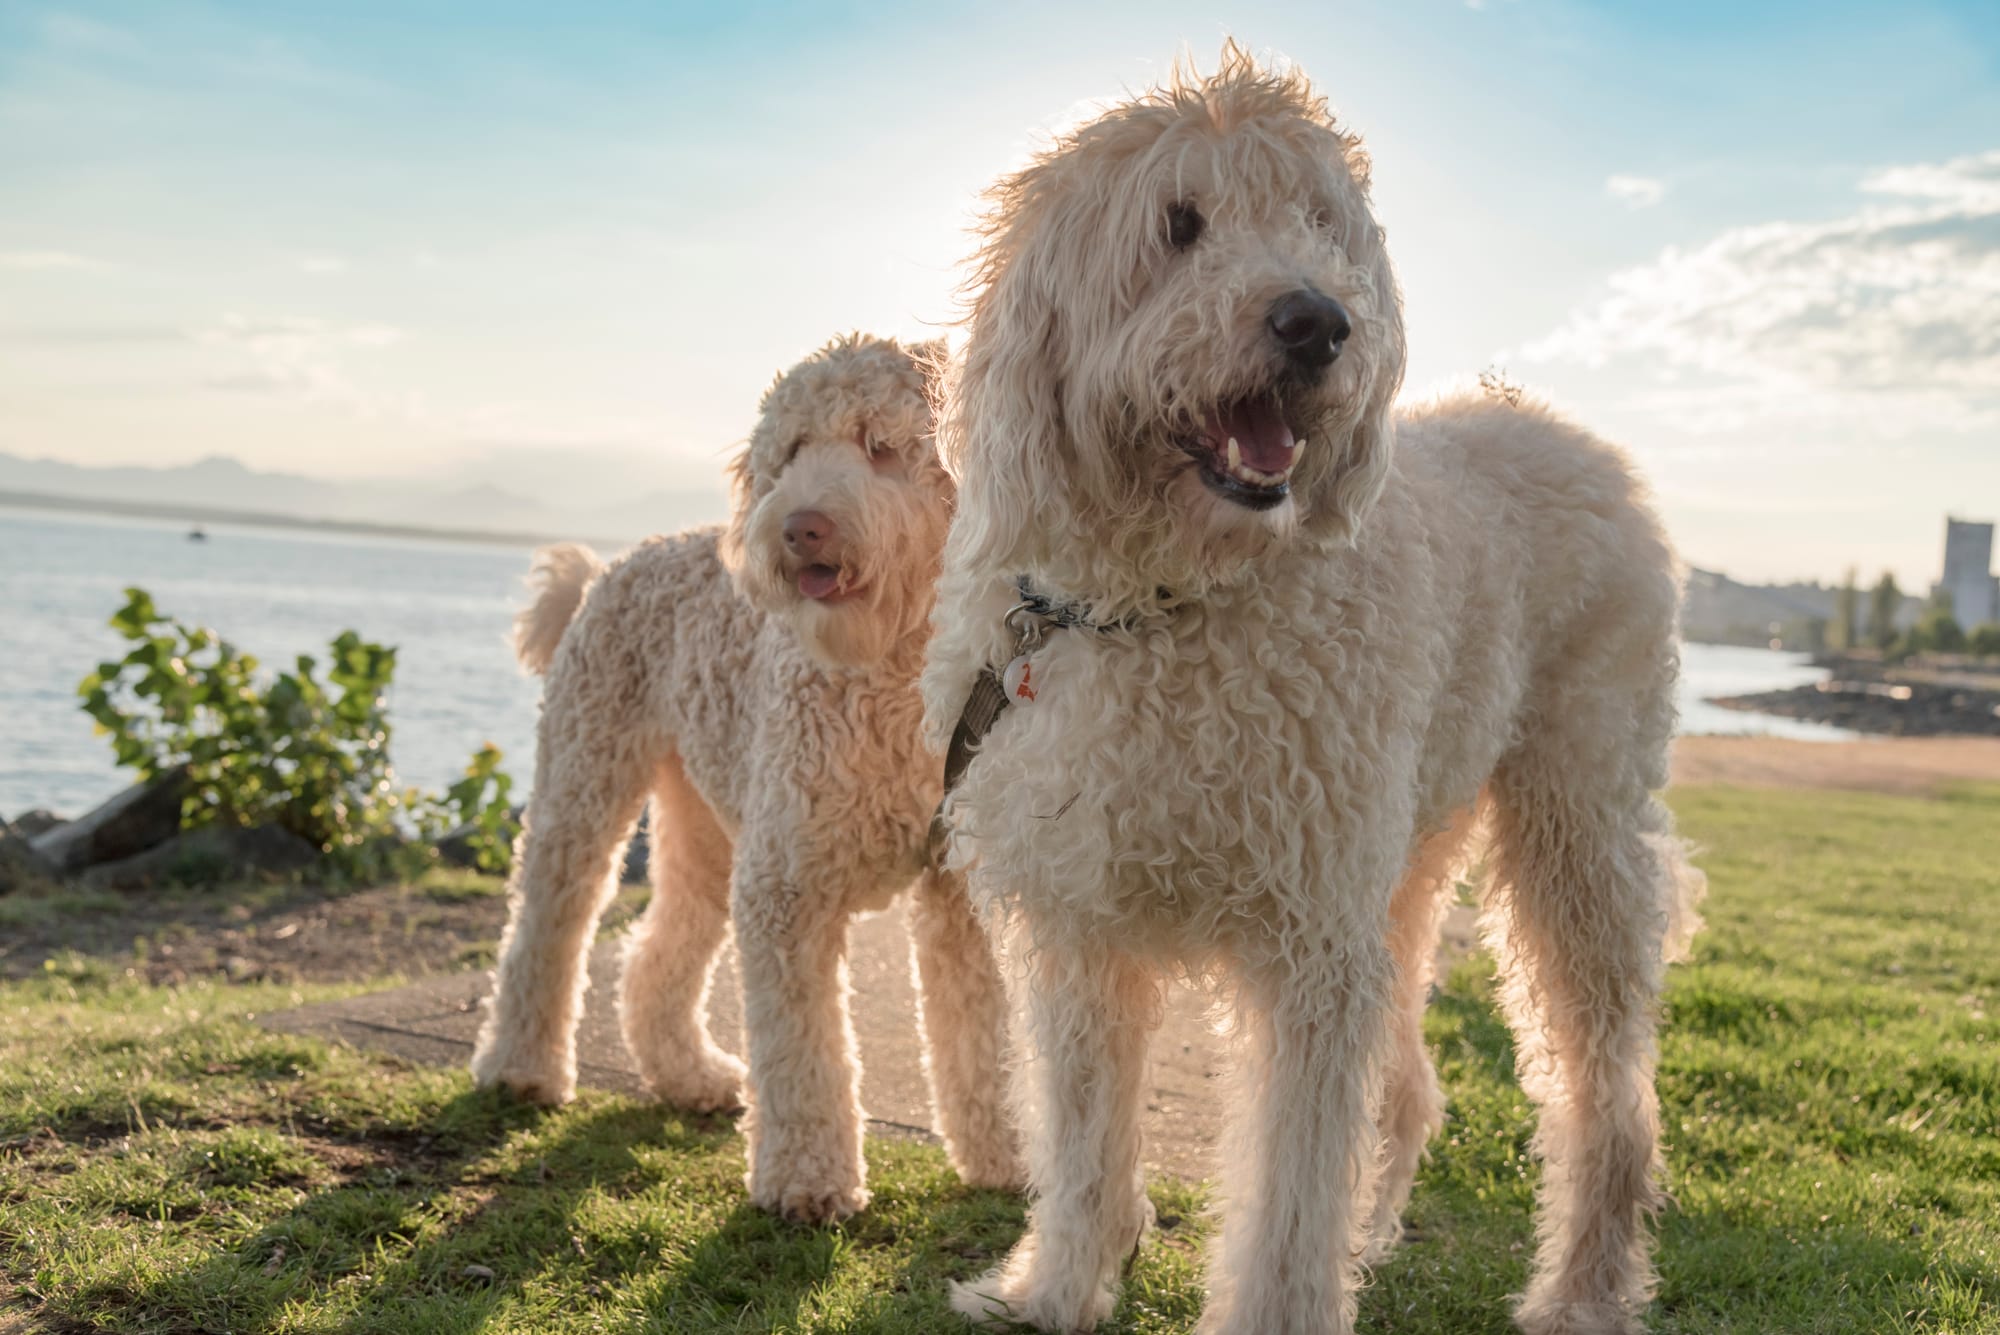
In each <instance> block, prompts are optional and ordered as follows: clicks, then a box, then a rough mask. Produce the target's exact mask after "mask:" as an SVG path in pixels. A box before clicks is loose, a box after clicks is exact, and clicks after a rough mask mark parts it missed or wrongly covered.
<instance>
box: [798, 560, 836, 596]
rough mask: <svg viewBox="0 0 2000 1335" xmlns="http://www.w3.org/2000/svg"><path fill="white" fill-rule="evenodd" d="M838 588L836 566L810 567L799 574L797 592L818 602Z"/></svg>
mask: <svg viewBox="0 0 2000 1335" xmlns="http://www.w3.org/2000/svg"><path fill="white" fill-rule="evenodd" d="M839 587H840V568H839V567H838V566H821V565H811V566H807V567H806V568H805V569H804V570H801V571H800V572H799V592H800V593H801V594H803V595H805V596H806V597H808V598H810V599H812V600H813V601H814V602H818V601H819V600H820V599H822V598H826V597H829V596H830V595H831V594H832V593H833V592H834V590H836V589H838V588H839Z"/></svg>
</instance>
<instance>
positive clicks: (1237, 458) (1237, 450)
mask: <svg viewBox="0 0 2000 1335" xmlns="http://www.w3.org/2000/svg"><path fill="white" fill-rule="evenodd" d="M1242 470H1243V447H1242V446H1240V445H1238V444H1237V443H1236V437H1234V436H1231V437H1230V438H1229V471H1230V472H1232V473H1238V472H1241V471H1242Z"/></svg>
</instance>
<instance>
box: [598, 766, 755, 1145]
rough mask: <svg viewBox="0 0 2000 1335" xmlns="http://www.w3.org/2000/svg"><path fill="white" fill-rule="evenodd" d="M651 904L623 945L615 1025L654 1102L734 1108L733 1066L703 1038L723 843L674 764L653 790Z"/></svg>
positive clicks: (725, 913)
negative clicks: (655, 1098) (623, 952)
mask: <svg viewBox="0 0 2000 1335" xmlns="http://www.w3.org/2000/svg"><path fill="white" fill-rule="evenodd" d="M652 812H653V824H652V839H651V843H650V859H651V860H650V863H649V866H648V871H649V872H650V874H651V879H652V882H653V898H652V902H651V903H649V904H648V905H647V906H646V912H645V915H644V916H643V917H642V918H640V919H639V921H638V922H637V923H636V924H634V925H633V928H632V934H631V936H630V937H628V938H627V939H626V943H625V969H624V973H623V975H622V976H621V979H620V982H619V1000H618V1019H619V1024H620V1026H621V1027H622V1028H623V1029H624V1032H625V1047H626V1049H627V1050H628V1051H629V1052H631V1054H632V1058H633V1060H634V1061H636V1062H637V1063H638V1065H639V1075H640V1076H641V1078H643V1079H644V1080H645V1082H646V1087H647V1088H648V1089H649V1090H651V1091H652V1092H653V1094H654V1096H655V1097H657V1098H659V1099H660V1100H662V1101H663V1102H666V1103H671V1104H673V1105H674V1106H676V1107H679V1108H688V1109H692V1110H694V1111H697V1112H710V1111H714V1110H717V1109H725V1108H735V1107H740V1106H741V1104H742V1101H743V1069H744V1068H743V1063H742V1062H741V1061H739V1060H737V1058H735V1057H734V1056H732V1055H730V1054H729V1053H727V1052H725V1051H723V1050H722V1049H721V1048H719V1047H717V1046H716V1045H715V1041H714V1040H713V1039H712V1038H710V1037H709V1032H708V1023H707V1010H708V991H709V980H710V977H711V975H712V974H713V973H714V970H715V959H716V955H717V954H718V953H719V952H720V950H721V948H722V943H723V942H724V941H725V940H726V939H727V938H728V936H729V860H730V847H729V836H728V835H727V834H725V833H723V830H722V827H721V826H720V825H719V824H717V823H716V819H715V816H714V814H713V813H711V812H710V811H709V809H708V804H707V803H706V802H704V801H703V800H702V797H701V794H700V793H698V792H696V791H695V789H694V786H693V785H692V784H690V783H689V782H688V780H687V776H686V774H685V773H684V772H683V771H682V769H681V766H680V762H679V761H678V760H677V759H676V760H671V761H669V762H667V763H666V764H664V765H662V766H661V767H660V770H659V774H658V776H657V777H656V778H655V780H654V783H653V806H652Z"/></svg>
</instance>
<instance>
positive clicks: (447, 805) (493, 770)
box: [441, 742, 521, 875]
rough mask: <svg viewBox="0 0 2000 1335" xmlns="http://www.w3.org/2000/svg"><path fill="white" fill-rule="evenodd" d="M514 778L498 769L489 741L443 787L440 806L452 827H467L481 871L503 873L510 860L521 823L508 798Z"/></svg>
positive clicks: (468, 840) (495, 750)
mask: <svg viewBox="0 0 2000 1335" xmlns="http://www.w3.org/2000/svg"><path fill="white" fill-rule="evenodd" d="M513 788H514V780H513V778H512V777H511V776H509V775H508V773H507V771H505V770H503V769H501V768H500V748H499V747H497V746H495V745H493V743H491V742H488V743H486V745H484V746H482V747H480V748H479V749H478V750H477V751H474V752H473V753H472V763H470V764H468V765H467V766H466V767H465V777H464V778H462V779H460V780H459V781H458V782H457V783H455V784H453V785H452V786H451V787H449V788H447V789H445V790H444V801H443V803H442V804H441V806H442V808H443V809H444V810H446V811H448V812H449V813H450V815H451V817H452V823H453V824H454V825H455V826H460V827H466V828H467V830H468V833H467V835H466V843H467V844H468V846H469V847H470V848H471V849H472V857H473V861H474V864H475V865H477V866H478V868H479V870H481V871H488V872H493V873H495V874H496V875H497V874H500V873H504V872H505V871H506V870H507V866H508V864H509V863H510V862H511V861H512V860H513V848H514V836H515V834H516V833H518V832H519V830H520V828H521V823H520V822H519V821H517V820H515V819H514V808H513V805H512V804H511V803H510V802H509V801H508V800H507V797H508V794H509V793H510V792H512V791H513Z"/></svg>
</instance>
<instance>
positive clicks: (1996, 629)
mask: <svg viewBox="0 0 2000 1335" xmlns="http://www.w3.org/2000/svg"><path fill="white" fill-rule="evenodd" d="M1965 651H1966V652H1967V653H1969V654H1977V655H1978V656H1979V657H1981V658H2000V621H1987V622H1983V623H1981V624H1980V625H1977V626H1974V627H1973V628H1972V634H1970V635H1968V636H1966V637H1965Z"/></svg>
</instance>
